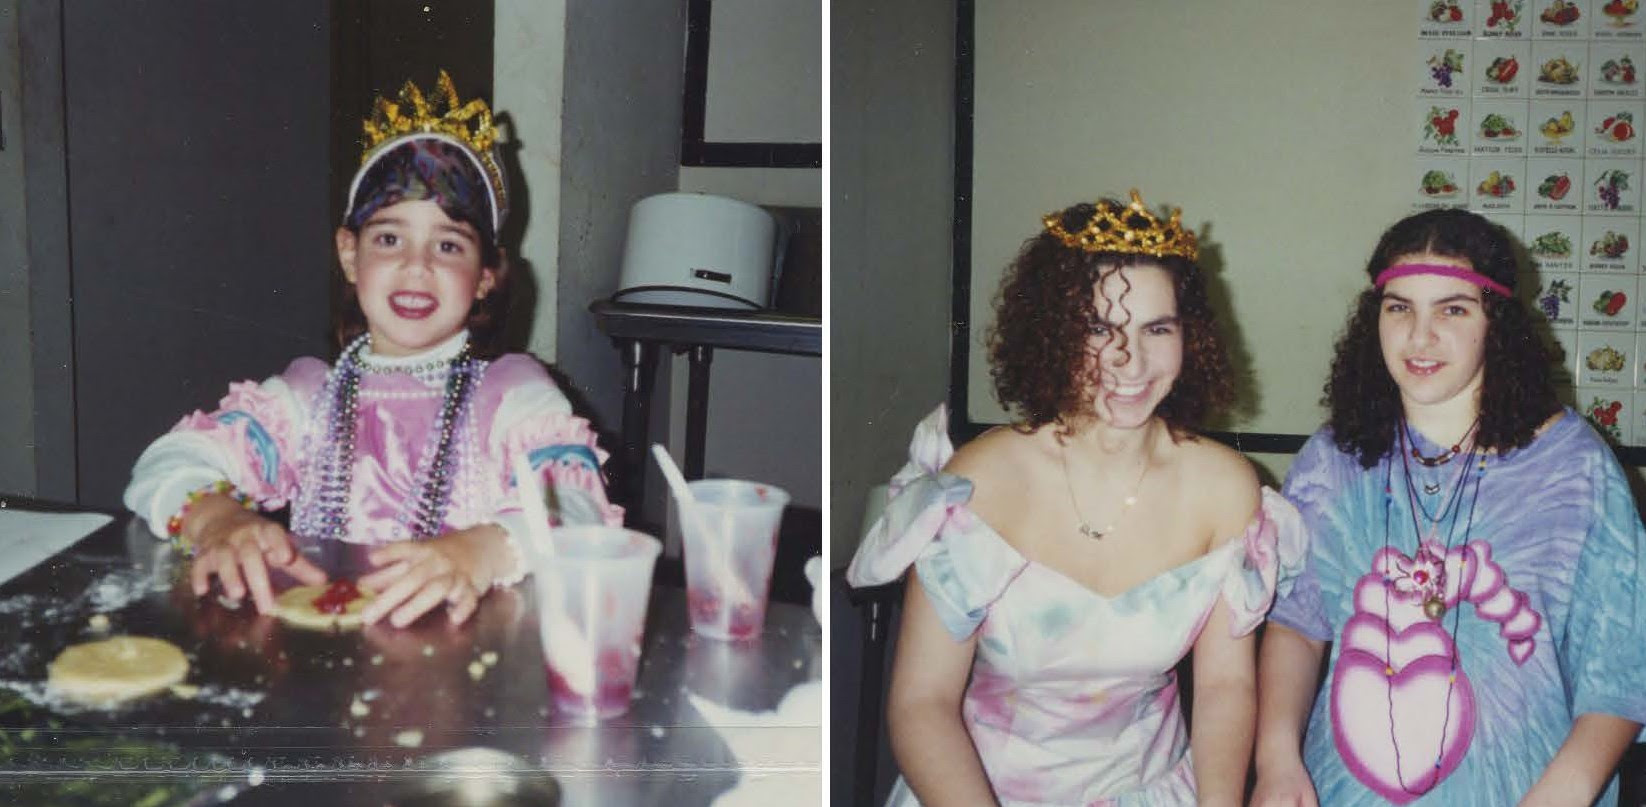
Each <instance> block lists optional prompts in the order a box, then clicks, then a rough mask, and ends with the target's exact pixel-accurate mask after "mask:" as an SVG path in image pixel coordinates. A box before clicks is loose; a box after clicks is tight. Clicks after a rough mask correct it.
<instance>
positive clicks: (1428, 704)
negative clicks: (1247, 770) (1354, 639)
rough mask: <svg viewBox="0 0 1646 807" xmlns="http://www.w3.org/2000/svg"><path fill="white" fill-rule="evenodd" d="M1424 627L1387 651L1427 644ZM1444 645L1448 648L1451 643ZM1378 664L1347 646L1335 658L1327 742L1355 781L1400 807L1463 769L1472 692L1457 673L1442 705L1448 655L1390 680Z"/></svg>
mask: <svg viewBox="0 0 1646 807" xmlns="http://www.w3.org/2000/svg"><path fill="white" fill-rule="evenodd" d="M1361 617H1366V618H1368V619H1373V620H1375V619H1376V617H1373V616H1371V615H1367V614H1357V615H1356V617H1355V619H1360V618H1361ZM1351 621H1353V620H1351ZM1379 621H1381V620H1379ZM1424 627H1425V626H1424V625H1422V624H1419V625H1414V626H1413V627H1412V628H1409V629H1408V630H1405V631H1402V632H1401V633H1400V634H1399V635H1398V636H1396V637H1391V639H1390V642H1391V646H1394V645H1402V646H1408V647H1412V646H1418V645H1421V644H1427V643H1428V642H1430V641H1432V637H1428V636H1425V635H1424V634H1426V633H1428V631H1426V630H1424ZM1347 634H1348V630H1347V626H1346V629H1345V635H1346V636H1347ZM1360 636H1361V638H1364V636H1365V634H1360ZM1446 639H1447V640H1448V642H1447V644H1448V646H1449V644H1450V642H1449V639H1450V637H1446ZM1359 643H1361V644H1364V642H1359ZM1393 655H1395V656H1397V657H1399V656H1401V655H1402V654H1401V653H1398V652H1397V653H1394V654H1393ZM1381 656H1382V648H1381V647H1378V648H1376V652H1368V650H1367V649H1349V648H1348V646H1347V645H1345V649H1344V650H1343V651H1342V653H1341V654H1340V655H1339V656H1338V660H1337V666H1336V669H1335V670H1334V671H1333V673H1332V690H1331V714H1332V739H1333V741H1334V742H1335V743H1336V745H1337V751H1338V753H1339V754H1340V755H1342V757H1343V761H1344V763H1345V765H1346V766H1347V767H1348V769H1349V772H1350V773H1352V774H1354V777H1355V778H1356V779H1358V780H1360V782H1361V783H1362V784H1364V785H1366V786H1367V787H1368V788H1371V789H1372V790H1373V791H1376V792H1377V793H1378V795H1380V796H1382V797H1383V798H1385V799H1388V800H1389V801H1390V802H1393V803H1395V804H1406V803H1409V802H1411V801H1412V800H1414V799H1416V798H1418V797H1419V796H1422V795H1423V794H1424V793H1427V792H1428V791H1429V790H1430V789H1431V788H1433V787H1434V785H1435V784H1436V783H1437V782H1439V781H1440V780H1441V779H1444V778H1446V777H1447V776H1449V775H1451V773H1452V772H1453V771H1455V770H1457V766H1458V765H1459V764H1461V763H1462V762H1463V755H1464V754H1465V753H1466V752H1467V751H1468V749H1469V743H1470V742H1471V741H1473V739H1474V728H1475V698H1474V690H1473V688H1472V687H1470V685H1469V678H1468V676H1467V675H1464V674H1463V671H1462V670H1461V669H1460V670H1458V671H1457V680H1456V682H1455V683H1452V684H1451V685H1450V689H1451V692H1450V694H1449V697H1448V692H1447V689H1448V678H1449V677H1450V676H1451V675H1452V660H1451V658H1450V653H1447V654H1445V655H1426V656H1422V657H1419V658H1416V659H1414V660H1412V661H1411V662H1410V663H1408V664H1405V665H1404V666H1402V667H1399V668H1397V669H1394V670H1393V675H1390V674H1389V669H1390V665H1389V664H1387V663H1386V662H1385V661H1384V659H1383V658H1382V657H1381ZM1346 693H1352V694H1346ZM1391 713H1392V715H1393V725H1391V724H1390V717H1391ZM1397 749H1398V756H1397Z"/></svg>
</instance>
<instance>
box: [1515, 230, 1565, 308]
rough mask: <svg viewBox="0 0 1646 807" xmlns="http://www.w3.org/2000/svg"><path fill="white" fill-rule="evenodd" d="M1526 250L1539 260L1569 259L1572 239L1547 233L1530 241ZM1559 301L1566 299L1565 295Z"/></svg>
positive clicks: (1556, 233)
mask: <svg viewBox="0 0 1646 807" xmlns="http://www.w3.org/2000/svg"><path fill="white" fill-rule="evenodd" d="M1526 249H1527V251H1529V252H1531V253H1532V254H1533V255H1536V256H1537V257H1539V258H1570V257H1572V239H1570V238H1567V237H1566V234H1565V233H1562V232H1548V233H1544V234H1542V235H1540V236H1538V237H1536V238H1534V239H1532V245H1531V246H1529V247H1527V248H1526ZM1556 282H1559V281H1556ZM1560 299H1562V300H1564V299H1566V297H1565V295H1561V298H1560Z"/></svg>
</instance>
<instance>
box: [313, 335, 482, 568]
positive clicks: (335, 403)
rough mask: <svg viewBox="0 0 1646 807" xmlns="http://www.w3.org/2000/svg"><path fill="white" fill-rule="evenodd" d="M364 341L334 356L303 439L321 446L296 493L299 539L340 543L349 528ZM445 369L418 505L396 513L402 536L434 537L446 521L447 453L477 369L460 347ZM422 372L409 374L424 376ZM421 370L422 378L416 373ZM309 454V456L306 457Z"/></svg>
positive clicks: (450, 467)
mask: <svg viewBox="0 0 1646 807" xmlns="http://www.w3.org/2000/svg"><path fill="white" fill-rule="evenodd" d="M370 343H371V337H370V335H362V336H361V337H360V338H358V339H356V340H355V341H354V342H353V343H351V344H350V345H349V346H348V347H347V348H345V349H344V350H343V355H342V356H340V357H338V359H337V364H336V365H335V366H334V367H332V370H331V372H330V373H328V374H327V376H326V384H325V387H323V388H322V390H321V393H320V401H321V402H322V408H321V411H320V412H317V413H316V414H317V418H316V422H315V425H314V428H312V429H311V431H310V436H311V438H312V437H315V436H318V437H320V438H321V439H322V440H323V441H324V443H323V444H322V445H320V446H317V447H314V451H313V453H309V456H310V457H312V458H313V459H312V461H311V462H310V465H309V472H308V476H307V479H306V482H307V484H305V485H304V486H303V493H302V494H301V495H300V497H299V498H300V501H299V503H298V506H297V510H296V513H295V514H294V518H293V526H294V528H295V531H296V532H298V533H299V534H301V535H308V536H314V537H319V538H330V539H338V540H343V539H346V537H347V535H348V528H349V495H350V492H351V489H352V487H353V482H354V461H355V430H356V428H357V427H358V425H359V422H360V411H359V409H360V407H359V401H360V376H361V374H362V373H363V372H366V368H365V366H364V364H363V362H362V361H361V359H360V354H361V353H362V352H363V351H364V350H365V348H366V347H367V346H368V345H370ZM445 364H446V378H445V387H446V390H445V395H444V396H443V397H442V399H441V402H440V413H439V415H437V416H436V418H435V422H434V428H433V429H432V430H431V431H430V434H429V443H430V445H429V446H428V448H427V449H425V450H424V452H423V455H422V460H421V461H420V462H419V464H418V471H417V475H416V477H415V479H416V481H415V482H414V483H413V488H414V489H415V490H417V491H418V495H417V499H416V501H415V502H413V503H412V504H411V507H410V508H409V509H404V510H402V511H401V513H400V515H399V521H400V523H401V525H402V526H403V527H405V529H406V531H407V533H408V534H409V537H412V538H426V537H432V536H435V535H438V534H439V533H440V529H441V527H442V526H443V525H444V523H445V517H446V507H447V505H448V504H449V503H450V499H451V489H452V482H453V480H454V478H455V475H454V473H453V471H454V469H453V462H452V453H453V447H454V446H455V444H456V436H457V429H458V427H459V425H460V424H461V423H462V422H464V421H466V420H467V415H468V412H469V409H470V400H471V398H472V393H473V391H474V388H475V387H476V386H478V385H479V382H480V375H481V373H482V371H483V369H484V366H485V365H484V363H483V362H480V361H478V360H476V359H474V358H472V357H471V356H470V354H469V346H468V345H467V344H465V345H464V346H463V349H462V350H460V351H458V353H457V355H456V356H453V357H452V358H451V359H450V360H449V361H448V362H446V363H445ZM428 369H429V368H426V367H421V366H420V367H418V368H413V372H414V375H416V376H417V377H419V378H424V377H425V376H426V374H427V372H428ZM417 370H421V371H422V372H416V371H417ZM305 453H308V452H305Z"/></svg>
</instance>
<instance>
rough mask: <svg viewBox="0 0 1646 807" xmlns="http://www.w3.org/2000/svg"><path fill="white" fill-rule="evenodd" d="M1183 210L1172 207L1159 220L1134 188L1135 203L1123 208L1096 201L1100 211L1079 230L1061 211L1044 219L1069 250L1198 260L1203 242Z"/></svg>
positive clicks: (1049, 229) (1133, 200) (1048, 230)
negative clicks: (1185, 219)
mask: <svg viewBox="0 0 1646 807" xmlns="http://www.w3.org/2000/svg"><path fill="white" fill-rule="evenodd" d="M1182 218H1183V211H1182V210H1173V211H1172V217H1171V219H1170V220H1168V221H1167V222H1166V223H1164V224H1162V223H1161V222H1160V219H1158V218H1156V217H1155V215H1154V214H1153V213H1150V212H1149V209H1148V208H1147V207H1144V205H1143V197H1142V196H1139V195H1138V193H1137V189H1136V188H1133V189H1132V203H1131V204H1129V205H1126V206H1125V207H1121V206H1120V205H1117V204H1113V203H1111V202H1109V201H1107V200H1104V201H1100V202H1098V203H1097V210H1096V211H1094V212H1093V213H1092V217H1091V219H1090V220H1089V221H1087V222H1086V226H1084V227H1082V228H1080V230H1079V231H1077V232H1072V233H1071V232H1069V231H1068V229H1067V228H1065V227H1064V226H1063V216H1062V214H1060V213H1048V214H1046V217H1045V218H1043V219H1041V221H1042V222H1044V223H1045V225H1046V232H1049V233H1051V234H1052V235H1054V236H1057V240H1059V241H1062V242H1063V245H1064V246H1066V247H1069V248H1070V249H1079V250H1084V251H1086V252H1121V253H1127V254H1134V255H1153V256H1154V257H1156V258H1163V257H1165V256H1167V255H1177V256H1180V257H1184V258H1188V259H1189V260H1191V261H1193V260H1197V259H1198V258H1199V257H1200V245H1199V244H1198V243H1197V242H1196V241H1195V237H1194V233H1191V232H1189V231H1188V230H1185V229H1183V223H1182V221H1181V219H1182Z"/></svg>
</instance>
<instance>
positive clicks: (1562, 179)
mask: <svg viewBox="0 0 1646 807" xmlns="http://www.w3.org/2000/svg"><path fill="white" fill-rule="evenodd" d="M1571 190H1572V178H1571V177H1569V176H1566V173H1565V172H1564V171H1562V172H1561V173H1558V174H1550V175H1549V176H1547V177H1545V178H1544V179H1543V181H1542V182H1539V183H1538V185H1537V195H1538V196H1541V197H1543V198H1545V199H1551V200H1553V201H1556V202H1558V201H1560V200H1562V199H1565V198H1566V194H1567V193H1569V192H1570V191H1571ZM1549 235H1560V234H1559V233H1549ZM1561 237H1562V238H1564V237H1565V236H1561ZM1567 246H1568V250H1567V251H1568V252H1570V249H1569V247H1570V244H1568V245H1567Z"/></svg>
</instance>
